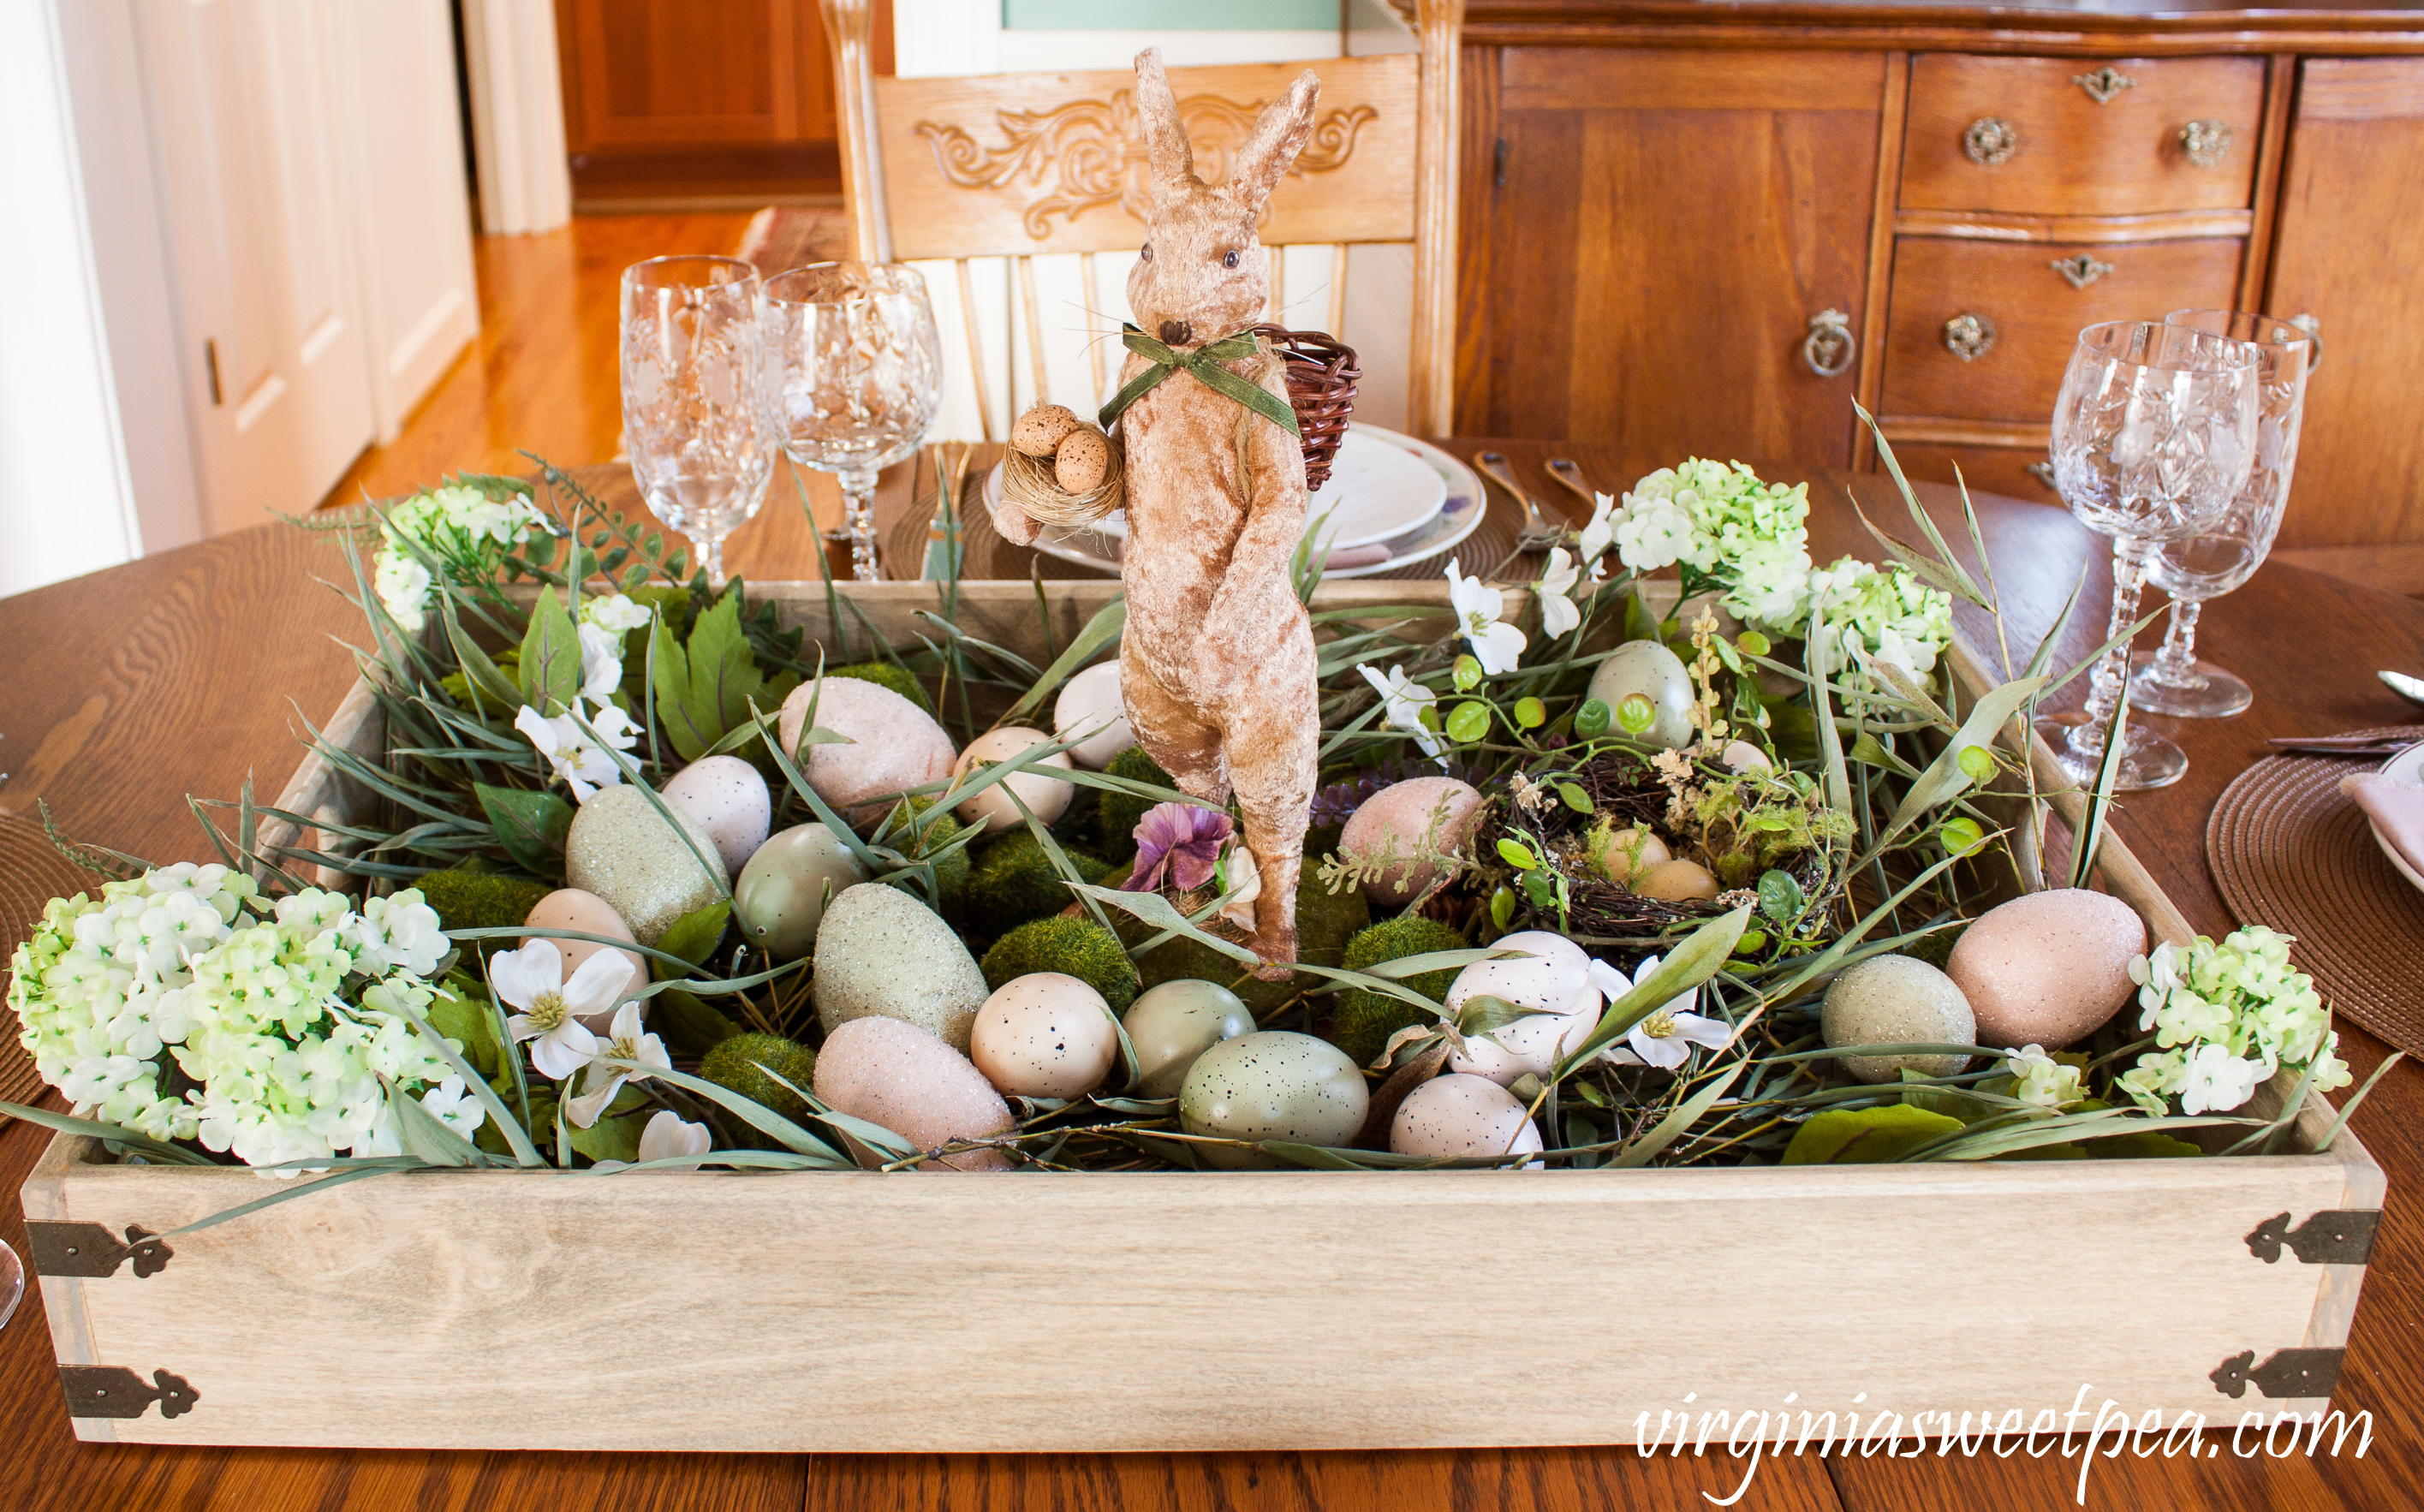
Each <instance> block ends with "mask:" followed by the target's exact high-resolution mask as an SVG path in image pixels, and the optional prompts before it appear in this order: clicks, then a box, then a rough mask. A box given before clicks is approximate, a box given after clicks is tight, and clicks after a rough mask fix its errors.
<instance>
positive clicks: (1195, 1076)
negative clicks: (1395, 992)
mask: <svg viewBox="0 0 2424 1512" xmlns="http://www.w3.org/2000/svg"><path fill="white" fill-rule="evenodd" d="M1370 1102H1371V1099H1370V1095H1369V1094H1368V1093H1367V1092H1366V1091H1365V1090H1364V1087H1363V1071H1362V1069H1361V1068H1359V1067H1358V1066H1357V1065H1356V1064H1355V1062H1354V1061H1353V1060H1351V1059H1349V1058H1348V1055H1347V1052H1346V1051H1344V1050H1341V1049H1340V1048H1338V1046H1336V1045H1334V1044H1332V1043H1331V1042H1329V1041H1327V1040H1316V1039H1315V1038H1314V1037H1313V1036H1312V1035H1310V1034H1296V1033H1292V1032H1290V1031H1288V1030H1284V1029H1257V1030H1256V1031H1254V1032H1253V1033H1252V1034H1241V1035H1239V1036H1237V1038H1236V1039H1234V1040H1223V1041H1221V1042H1220V1043H1218V1044H1216V1045H1214V1046H1212V1047H1211V1048H1210V1049H1208V1050H1206V1051H1204V1053H1203V1054H1202V1055H1200V1056H1197V1057H1196V1058H1195V1064H1193V1065H1192V1066H1189V1067H1188V1068H1187V1079H1186V1080H1185V1081H1184V1082H1182V1083H1180V1085H1179V1090H1178V1122H1179V1124H1180V1126H1181V1127H1183V1128H1185V1129H1186V1130H1187V1132H1188V1133H1189V1134H1194V1135H1202V1136H1205V1137H1209V1138H1227V1139H1287V1140H1292V1141H1295V1142H1297V1143H1300V1144H1316V1145H1333V1146H1335V1145H1344V1144H1347V1143H1348V1142H1349V1141H1351V1140H1352V1139H1353V1138H1355V1133H1356V1131H1357V1130H1359V1129H1361V1128H1362V1127H1363V1115H1364V1113H1365V1112H1366V1111H1367V1110H1368V1108H1369V1106H1370ZM1195 1153H1196V1154H1198V1155H1200V1156H1202V1157H1203V1158H1204V1160H1205V1161H1207V1162H1208V1163H1210V1164H1212V1165H1216V1166H1221V1167H1225V1168H1227V1169H1229V1170H1248V1169H1252V1168H1255V1167H1264V1168H1268V1167H1271V1166H1275V1165H1277V1164H1279V1162H1278V1161H1276V1160H1274V1159H1272V1158H1270V1157H1268V1156H1265V1155H1259V1154H1254V1153H1253V1152H1251V1151H1245V1150H1236V1149H1232V1148H1229V1147H1227V1146H1223V1145H1197V1146H1195Z"/></svg>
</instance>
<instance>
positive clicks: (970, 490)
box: [883, 461, 1540, 581]
mask: <svg viewBox="0 0 2424 1512" xmlns="http://www.w3.org/2000/svg"><path fill="white" fill-rule="evenodd" d="M991 465H992V464H991V463H990V462H989V461H988V462H985V463H984V464H982V465H981V466H974V467H971V468H970V469H969V470H968V479H967V484H966V486H965V489H964V490H963V497H962V503H961V509H960V519H961V528H962V532H963V535H964V539H965V557H964V558H963V565H962V568H961V572H960V575H961V576H962V577H964V578H1012V579H1018V580H1022V581H1023V580H1025V579H1026V578H1028V577H1029V575H1030V573H1031V572H1033V571H1034V570H1036V568H1037V566H1038V565H1039V564H1040V566H1041V574H1042V576H1044V577H1045V578H1047V579H1051V578H1059V579H1068V578H1108V577H1114V576H1116V574H1114V573H1108V572H1102V571H1097V570H1095V569H1092V568H1089V567H1081V566H1079V565H1076V563H1074V562H1066V561H1063V560H1061V558H1059V557H1056V556H1045V555H1043V554H1041V553H1039V552H1037V551H1035V550H1033V549H1029V548H1028V547H1024V546H1013V545H1011V544H1010V543H1009V542H1008V541H1005V540H1003V539H1002V538H1001V536H1000V534H999V533H997V532H996V531H995V530H994V528H993V517H992V516H991V515H990V514H989V513H988V512H987V511H986V509H985V505H984V475H985V473H986V472H987V471H988V470H990V468H991ZM1488 500H1489V510H1490V513H1489V514H1487V515H1485V516H1483V517H1482V520H1481V523H1480V524H1479V525H1477V526H1475V527H1474V532H1473V533H1472V534H1471V535H1468V536H1466V537H1465V538H1464V539H1463V540H1461V541H1459V542H1458V543H1457V545H1456V549H1455V550H1454V551H1453V552H1446V551H1443V552H1441V553H1440V554H1439V555H1437V556H1433V557H1426V558H1424V559H1423V560H1421V561H1420V562H1415V563H1411V564H1409V565H1405V566H1402V567H1394V568H1391V569H1389V570H1387V571H1384V572H1375V573H1371V574H1368V575H1367V576H1368V577H1369V578H1378V579H1391V578H1394V579H1397V580H1400V581H1413V580H1422V581H1429V580H1430V579H1433V578H1438V577H1442V576H1444V575H1445V574H1446V572H1447V565H1448V561H1449V559H1450V557H1451V556H1453V557H1454V559H1455V561H1456V565H1457V570H1458V571H1459V572H1461V573H1464V574H1466V575H1468V576H1472V575H1476V574H1480V573H1486V572H1489V571H1491V569H1493V568H1495V567H1497V565H1499V564H1500V563H1501V562H1504V561H1506V560H1507V552H1509V551H1512V550H1513V549H1515V540H1516V536H1517V535H1518V533H1520V532H1521V531H1522V530H1523V511H1522V510H1521V509H1519V508H1517V507H1516V505H1515V504H1514V502H1513V501H1510V500H1508V499H1507V497H1506V496H1505V495H1504V494H1502V493H1500V492H1499V491H1498V490H1497V489H1495V488H1492V489H1491V490H1489V493H1488ZM932 524H933V521H932V518H931V517H929V516H925V515H921V514H919V513H918V512H917V511H916V510H911V511H909V512H908V513H905V514H903V515H902V516H901V517H900V518H898V519H896V520H894V521H893V522H892V525H891V528H890V529H889V530H888V531H886V532H885V539H884V543H883V549H884V561H885V571H886V572H887V574H888V575H890V576H893V577H904V576H905V577H915V576H916V575H917V568H916V567H915V566H914V565H910V564H916V563H922V562H924V561H925V560H926V546H927V542H928V540H929V538H930V534H931V528H932ZM1539 572H1540V565H1539V558H1538V557H1534V558H1532V559H1531V560H1529V561H1525V562H1520V563H1517V564H1515V565H1510V566H1508V567H1507V570H1506V571H1505V572H1504V573H1503V574H1501V576H1503V577H1505V578H1506V579H1507V580H1509V581H1513V580H1516V579H1519V578H1523V577H1538V576H1539Z"/></svg>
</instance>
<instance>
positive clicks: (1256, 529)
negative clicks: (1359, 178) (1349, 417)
mask: <svg viewBox="0 0 2424 1512" xmlns="http://www.w3.org/2000/svg"><path fill="white" fill-rule="evenodd" d="M1136 72H1137V107H1138V110H1139V112H1140V114H1141V115H1142V116H1143V118H1144V125H1145V140H1146V146H1147V148H1148V149H1149V151H1150V164H1151V167H1152V175H1153V208H1152V212H1151V214H1150V215H1149V216H1148V217H1147V220H1146V235H1147V237H1148V240H1147V241H1146V243H1145V246H1144V248H1143V250H1142V252H1141V254H1140V257H1139V261H1138V263H1137V264H1136V268H1135V270H1134V271H1133V272H1131V273H1130V274H1129V275H1128V308H1129V309H1131V310H1134V311H1135V312H1136V318H1137V325H1138V326H1139V327H1140V334H1141V335H1142V336H1144V337H1147V338H1150V337H1158V338H1159V346H1160V347H1162V348H1167V349H1168V351H1169V352H1170V353H1172V354H1175V355H1177V356H1178V357H1180V358H1193V357H1194V356H1195V355H1196V354H1197V353H1200V352H1202V351H1203V349H1204V347H1205V346H1207V345H1214V344H1220V345H1222V346H1223V347H1224V348H1225V347H1229V346H1233V345H1234V346H1236V347H1239V348H1241V350H1240V352H1239V355H1237V356H1236V357H1234V358H1228V359H1227V360H1224V361H1221V362H1220V367H1223V368H1225V369H1226V370H1227V371H1228V373H1230V374H1236V375H1237V377H1238V378H1239V379H1242V380H1244V381H1243V382H1238V383H1233V382H1230V381H1229V380H1227V379H1226V377H1225V375H1222V374H1215V375H1214V379H1218V380H1219V381H1220V385H1221V388H1220V389H1215V388H1214V387H1213V386H1212V383H1213V381H1214V379H1206V378H1204V377H1202V376H1199V375H1198V374H1197V372H1196V371H1194V370H1192V369H1189V370H1187V371H1170V372H1166V373H1164V374H1163V381H1159V382H1156V383H1154V384H1153V385H1151V386H1150V387H1149V388H1145V389H1143V390H1140V391H1135V390H1137V384H1138V381H1139V380H1140V379H1141V378H1143V377H1145V376H1147V375H1149V374H1154V373H1155V371H1156V368H1160V367H1165V366H1166V364H1163V363H1160V362H1158V361H1156V358H1155V357H1154V356H1152V355H1150V352H1151V349H1152V348H1153V347H1154V343H1153V342H1150V341H1143V342H1140V341H1138V340H1137V339H1135V338H1133V337H1132V338H1131V339H1130V348H1131V352H1132V353H1133V354H1134V355H1131V356H1130V357H1129V358H1128V359H1127V361H1126V363H1125V365H1124V366H1123V368H1122V369H1121V372H1120V381H1121V386H1122V387H1121V398H1120V399H1119V400H1115V401H1113V406H1112V407H1113V408H1117V409H1119V419H1120V424H1121V428H1122V436H1123V438H1124V442H1125V451H1126V462H1127V512H1128V525H1127V547H1126V551H1125V554H1124V558H1123V561H1122V564H1121V568H1120V579H1121V582H1122V585H1123V586H1124V588H1125V590H1126V596H1127V611H1128V620H1127V629H1126V633H1125V635H1124V638H1123V639H1122V642H1121V649H1120V665H1121V687H1122V690H1123V692H1124V701H1125V703H1126V706H1127V716H1128V724H1129V726H1130V727H1131V728H1132V729H1134V730H1135V731H1136V736H1137V740H1138V743H1139V744H1140V745H1142V746H1143V747H1144V748H1145V752H1146V754H1147V755H1149V756H1152V757H1153V758H1154V759H1155V760H1156V761H1158V762H1159V763H1161V766H1162V770H1164V771H1166V772H1169V773H1170V774H1171V777H1172V779H1173V780H1174V781H1175V782H1176V783H1177V785H1178V787H1179V788H1180V790H1182V791H1184V792H1185V793H1187V794H1188V796H1189V797H1192V798H1195V799H1197V800H1199V801H1200V802H1203V803H1204V804H1211V805H1213V806H1216V807H1219V806H1222V805H1225V804H1227V802H1228V799H1229V795H1230V793H1231V791H1232V790H1233V789H1234V790H1235V792H1236V797H1237V806H1238V809H1239V810H1240V812H1241V813H1242V814H1243V815H1244V818H1245V822H1244V825H1243V832H1244V840H1245V845H1246V849H1247V851H1249V852H1250V853H1251V854H1252V856H1253V858H1254V867H1255V870H1256V872H1257V874H1258V875H1259V877H1260V879H1261V883H1262V888H1261V892H1260V893H1259V894H1258V895H1257V897H1256V898H1255V899H1254V932H1253V937H1252V940H1251V941H1250V942H1249V943H1250V944H1251V945H1252V948H1253V949H1254V950H1255V952H1256V953H1257V954H1259V955H1260V956H1261V957H1262V958H1263V960H1264V961H1265V962H1266V963H1278V962H1288V961H1293V960H1295V959H1296V952H1297V933H1296V889H1297V875H1298V871H1299V869H1300V865H1301V862H1302V860H1303V855H1304V831H1305V824H1306V821H1307V820H1308V818H1309V817H1310V815H1311V812H1312V804H1313V791H1314V786H1315V772H1316V756H1317V754H1318V741H1319V732H1320V711H1319V700H1318V694H1317V692H1316V688H1315V681H1314V672H1315V657H1314V649H1313V627H1312V624H1311V622H1310V621H1309V620H1308V619H1307V618H1306V616H1305V611H1304V606H1303V605H1302V604H1301V603H1300V602H1298V600H1297V597H1296V589H1295V584H1294V582H1293V581H1292V580H1291V577H1290V566H1291V564H1292V561H1293V558H1294V556H1295V553H1296V548H1297V542H1298V540H1299V538H1300V536H1302V535H1303V533H1304V519H1305V513H1304V512H1305V486H1304V450H1303V446H1302V444H1301V442H1300V440H1299V438H1298V436H1297V434H1296V430H1295V422H1294V416H1293V413H1292V412H1291V411H1290V410H1289V409H1288V407H1287V386H1286V381H1285V378H1284V373H1283V364H1282V362H1281V360H1280V359H1279V358H1277V357H1275V356H1274V355H1273V354H1272V353H1271V351H1270V349H1269V347H1268V345H1266V344H1262V343H1259V342H1254V341H1253V340H1252V338H1251V337H1249V338H1246V339H1245V340H1244V341H1242V342H1230V341H1229V339H1231V338H1236V337H1238V336H1239V335H1240V333H1242V332H1244V331H1245V330H1246V327H1247V326H1251V325H1252V323H1253V322H1254V320H1255V318H1256V317H1257V316H1259V315H1260V314H1261V313H1262V312H1263V310H1265V309H1266V308H1267V307H1268V304H1269V299H1270V270H1269V260H1268V256H1267V254H1266V253H1265V252H1264V250H1263V246H1262V243H1261V240H1260V239H1259V238H1258V237H1257V236H1256V235H1255V233H1254V222H1255V219H1256V217H1257V216H1258V215H1260V214H1261V212H1262V208H1263V202H1264V201H1265V200H1266V199H1268V198H1269V197H1270V192H1271V189H1272V186H1273V185H1275V184H1277V183H1279V181H1280V176H1281V175H1282V174H1284V173H1285V172H1286V171H1287V170H1288V167H1289V166H1290V165H1291V164H1293V163H1294V162H1295V161H1296V155H1297V152H1298V151H1299V150H1300V149H1301V148H1302V147H1303V146H1304V143H1305V139H1306V137H1307V136H1309V135H1311V134H1312V131H1313V108H1314V98H1315V95H1316V92H1317V91H1318V90H1319V88H1320V80H1319V79H1318V78H1316V76H1315V75H1314V73H1313V72H1311V71H1310V70H1308V71H1306V72H1304V73H1303V74H1301V75H1300V76H1299V77H1298V79H1297V81H1296V83H1295V84H1294V85H1293V86H1291V87H1290V88H1289V89H1288V92H1287V96H1286V98H1284V99H1282V100H1276V101H1273V102H1272V103H1270V104H1269V105H1268V106H1267V107H1266V108H1265V109H1264V111H1263V113H1262V118H1261V119H1259V120H1257V121H1255V123H1254V128H1253V130H1252V133H1250V134H1249V135H1247V137H1246V139H1245V141H1244V142H1242V143H1241V144H1240V145H1239V146H1238V148H1237V151H1236V164H1235V167H1233V168H1232V169H1231V171H1230V174H1229V179H1228V182H1227V183H1223V184H1221V185H1220V187H1219V188H1217V189H1216V188H1207V187H1205V186H1204V181H1203V180H1201V179H1198V178H1197V177H1196V176H1195V163H1194V154H1193V152H1192V151H1191V150H1190V149H1189V148H1188V141H1187V134H1186V132H1185V130H1184V129H1183V128H1182V127H1181V126H1180V124H1179V119H1178V103H1177V101H1176V100H1175V99H1173V98H1172V95H1171V92H1170V81H1169V80H1168V79H1167V78H1166V77H1165V76H1164V75H1163V73H1162V69H1161V54H1160V53H1159V51H1158V50H1156V49H1151V48H1148V49H1146V50H1145V51H1144V52H1142V53H1140V54H1139V55H1138V56H1137V62H1136ZM1213 355H1214V356H1215V357H1227V352H1226V351H1225V350H1224V351H1222V352H1217V353H1215V354H1213ZM1250 385H1251V386H1252V388H1258V389H1260V390H1263V392H1264V393H1266V394H1268V395H1269V396H1271V398H1272V399H1276V401H1277V403H1276V404H1272V403H1271V402H1270V400H1268V399H1264V398H1262V397H1261V395H1257V394H1254V393H1253V392H1252V388H1249V386H1250ZM1221 390H1232V391H1231V392H1223V391H1221ZM1233 395H1238V396H1243V397H1242V399H1241V398H1240V397H1236V396H1233ZM1121 406H1124V407H1121ZM1110 414H1111V411H1110V410H1109V409H1107V410H1106V412H1105V417H1104V418H1105V423H1106V424H1108V423H1109V419H1110ZM1274 417H1284V418H1285V420H1286V422H1287V423H1286V424H1285V426H1283V425H1282V424H1281V423H1280V422H1279V420H1278V419H1276V418H1274ZM1001 514H1002V515H1014V511H1013V510H1009V509H1005V510H1004V511H1002V512H1001ZM997 524H998V525H999V526H1000V527H1001V530H1002V533H1003V534H1004V535H1006V536H1008V537H1009V538H1010V539H1012V540H1013V541H1018V542H1021V543H1022V544H1023V543H1024V542H1026V541H1029V540H1032V539H1033V538H1034V523H1033V522H1032V521H1031V520H1028V519H1026V518H1024V517H1012V518H1003V517H1001V515H997ZM1264 975H1266V976H1272V977H1284V975H1285V973H1284V971H1275V970H1273V969H1272V968H1271V966H1269V965H1268V964H1267V965H1266V967H1265V970H1264Z"/></svg>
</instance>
